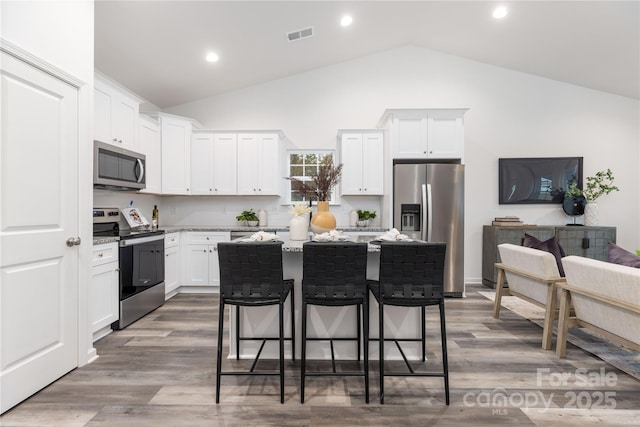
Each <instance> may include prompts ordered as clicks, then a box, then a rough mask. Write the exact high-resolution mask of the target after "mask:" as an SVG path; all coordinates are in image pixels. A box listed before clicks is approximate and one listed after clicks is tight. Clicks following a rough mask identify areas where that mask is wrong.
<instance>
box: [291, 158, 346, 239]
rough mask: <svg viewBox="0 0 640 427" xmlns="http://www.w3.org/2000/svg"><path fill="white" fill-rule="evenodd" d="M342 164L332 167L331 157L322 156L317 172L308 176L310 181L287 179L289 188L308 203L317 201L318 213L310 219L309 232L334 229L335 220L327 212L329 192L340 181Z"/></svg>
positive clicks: (322, 231)
mask: <svg viewBox="0 0 640 427" xmlns="http://www.w3.org/2000/svg"><path fill="white" fill-rule="evenodd" d="M341 174H342V163H340V164H338V165H336V166H334V164H333V157H332V156H324V158H323V159H322V161H321V162H320V166H319V167H318V171H317V172H314V173H312V174H311V175H310V178H311V181H310V182H309V181H302V180H300V179H298V178H294V177H288V178H286V179H288V180H290V181H291V188H292V190H293V191H296V192H298V193H299V194H301V195H302V196H304V197H305V198H307V199H308V200H309V201H311V200H313V199H315V200H317V201H318V212H317V213H316V214H315V215H313V217H312V218H311V231H313V232H314V233H324V232H327V231H330V230H334V229H335V228H336V218H335V217H334V216H333V214H332V213H331V212H329V198H330V197H329V196H330V194H331V190H332V189H333V188H334V187H335V186H336V185H337V184H338V182H339V181H340V175H341Z"/></svg>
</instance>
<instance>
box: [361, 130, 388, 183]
mask: <svg viewBox="0 0 640 427" xmlns="http://www.w3.org/2000/svg"><path fill="white" fill-rule="evenodd" d="M362 138H363V140H362V189H363V192H362V194H366V195H383V194H384V179H383V178H384V173H383V172H384V141H383V136H382V133H365V134H364V135H363V137H362Z"/></svg>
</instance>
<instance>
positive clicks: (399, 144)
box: [378, 108, 467, 159]
mask: <svg viewBox="0 0 640 427" xmlns="http://www.w3.org/2000/svg"><path fill="white" fill-rule="evenodd" d="M466 111H467V109H464V108H452V109H409V110H387V111H385V113H384V115H383V116H382V118H381V119H380V122H379V123H378V127H384V128H386V129H388V130H389V135H390V144H391V152H392V156H393V158H394V159H463V157H464V131H463V129H464V125H463V116H464V113H465V112H466Z"/></svg>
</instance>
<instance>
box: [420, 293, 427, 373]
mask: <svg viewBox="0 0 640 427" xmlns="http://www.w3.org/2000/svg"><path fill="white" fill-rule="evenodd" d="M425 311H426V309H425V307H424V306H422V315H421V316H420V318H421V320H422V322H421V323H422V362H424V361H425V360H427V354H426V347H427V345H426V344H427V343H426V341H427V331H426V328H427V327H426V323H427V316H426V314H425Z"/></svg>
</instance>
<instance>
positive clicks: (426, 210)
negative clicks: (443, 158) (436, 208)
mask: <svg viewBox="0 0 640 427" xmlns="http://www.w3.org/2000/svg"><path fill="white" fill-rule="evenodd" d="M431 212H432V203H431V184H422V232H421V234H422V240H424V241H425V242H428V241H429V239H431V233H432V231H433V230H432V229H433V218H432V215H431Z"/></svg>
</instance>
